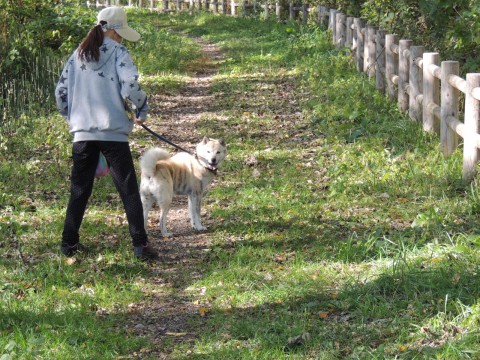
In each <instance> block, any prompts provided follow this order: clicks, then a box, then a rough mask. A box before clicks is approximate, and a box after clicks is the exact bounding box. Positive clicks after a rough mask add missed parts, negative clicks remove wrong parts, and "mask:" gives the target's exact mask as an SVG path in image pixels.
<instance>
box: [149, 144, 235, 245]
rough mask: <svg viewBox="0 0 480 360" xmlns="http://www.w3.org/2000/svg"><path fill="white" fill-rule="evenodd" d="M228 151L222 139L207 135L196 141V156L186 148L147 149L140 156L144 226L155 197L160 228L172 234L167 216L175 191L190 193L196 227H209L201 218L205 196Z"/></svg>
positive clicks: (189, 208) (165, 234)
mask: <svg viewBox="0 0 480 360" xmlns="http://www.w3.org/2000/svg"><path fill="white" fill-rule="evenodd" d="M226 155H227V147H226V145H225V141H224V140H223V139H220V140H215V139H209V138H207V137H205V138H203V140H202V141H201V142H200V143H199V144H197V147H196V155H195V156H194V155H192V154H189V153H186V152H180V153H177V154H175V155H173V156H172V155H171V154H170V153H169V152H167V151H166V150H164V149H161V148H154V149H150V150H148V151H147V152H146V153H145V154H144V155H143V156H142V158H141V159H140V170H141V173H142V176H141V183H140V196H141V198H142V204H143V216H144V220H145V230H146V229H147V219H148V213H149V212H150V209H151V208H152V206H153V204H154V202H155V201H156V202H157V204H158V206H159V208H160V231H161V232H162V235H163V236H171V235H172V234H171V233H169V232H168V231H167V227H166V220H167V214H168V210H169V209H170V205H171V203H172V199H173V195H187V196H188V212H189V214H190V222H191V224H192V226H193V228H194V229H196V230H206V227H205V226H203V225H202V223H201V220H200V207H201V202H202V198H203V195H204V193H205V192H206V189H207V187H208V185H209V184H210V182H211V181H212V180H213V178H214V177H215V175H216V173H217V169H218V167H219V166H220V165H221V164H222V162H223V161H224V160H225V156H226Z"/></svg>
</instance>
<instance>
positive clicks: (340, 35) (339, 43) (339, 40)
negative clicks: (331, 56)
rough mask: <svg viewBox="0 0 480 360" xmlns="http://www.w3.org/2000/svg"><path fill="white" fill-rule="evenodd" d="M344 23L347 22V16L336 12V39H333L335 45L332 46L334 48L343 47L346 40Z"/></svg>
mask: <svg viewBox="0 0 480 360" xmlns="http://www.w3.org/2000/svg"><path fill="white" fill-rule="evenodd" d="M346 22H347V15H345V14H342V13H340V12H338V13H337V14H336V20H335V27H336V28H335V34H336V38H335V43H334V45H335V46H336V47H340V48H341V47H344V46H345V41H346V39H347V36H346V30H347V28H346Z"/></svg>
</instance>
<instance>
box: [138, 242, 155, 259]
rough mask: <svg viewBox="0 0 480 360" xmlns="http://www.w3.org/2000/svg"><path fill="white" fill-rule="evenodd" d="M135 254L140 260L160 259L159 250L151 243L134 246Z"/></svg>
mask: <svg viewBox="0 0 480 360" xmlns="http://www.w3.org/2000/svg"><path fill="white" fill-rule="evenodd" d="M133 254H134V255H135V257H136V258H137V259H139V260H154V259H158V252H157V251H156V250H155V249H154V248H152V247H151V246H150V245H149V244H147V245H140V246H134V247H133Z"/></svg>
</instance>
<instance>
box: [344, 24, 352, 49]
mask: <svg viewBox="0 0 480 360" xmlns="http://www.w3.org/2000/svg"><path fill="white" fill-rule="evenodd" d="M346 30H347V38H346V40H345V46H347V47H348V48H349V49H350V50H352V49H353V17H351V16H348V17H347V27H346Z"/></svg>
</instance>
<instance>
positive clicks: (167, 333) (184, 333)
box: [165, 331, 187, 336]
mask: <svg viewBox="0 0 480 360" xmlns="http://www.w3.org/2000/svg"><path fill="white" fill-rule="evenodd" d="M165 335H167V336H185V335H187V333H186V332H178V333H177V332H169V331H167V332H166V333H165Z"/></svg>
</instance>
